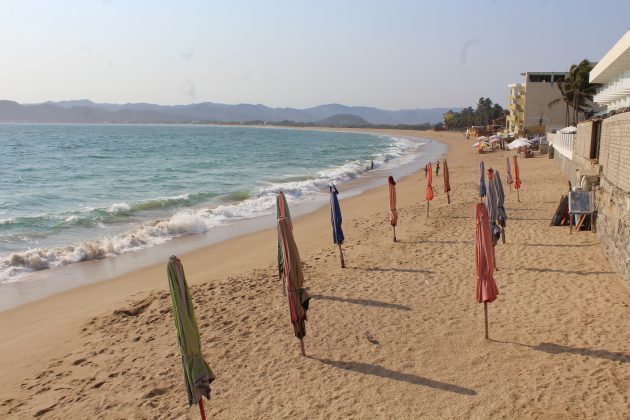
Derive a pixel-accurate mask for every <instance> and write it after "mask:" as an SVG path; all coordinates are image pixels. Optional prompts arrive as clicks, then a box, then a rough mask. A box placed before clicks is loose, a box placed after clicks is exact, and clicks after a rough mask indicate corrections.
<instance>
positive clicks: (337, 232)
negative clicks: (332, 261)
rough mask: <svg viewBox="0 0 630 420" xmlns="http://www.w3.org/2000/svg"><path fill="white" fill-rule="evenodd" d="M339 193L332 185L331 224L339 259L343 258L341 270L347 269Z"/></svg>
mask: <svg viewBox="0 0 630 420" xmlns="http://www.w3.org/2000/svg"><path fill="white" fill-rule="evenodd" d="M337 194H339V191H338V190H337V187H335V186H334V185H332V184H331V185H330V222H331V223H332V231H333V232H332V233H333V242H334V243H335V244H337V245H339V258H341V268H346V264H345V262H344V260H343V251H342V250H341V244H342V243H343V241H344V239H345V238H344V236H343V230H342V229H341V222H342V219H341V208H339V200H338V199H337Z"/></svg>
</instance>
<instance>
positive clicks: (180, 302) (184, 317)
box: [167, 256, 215, 420]
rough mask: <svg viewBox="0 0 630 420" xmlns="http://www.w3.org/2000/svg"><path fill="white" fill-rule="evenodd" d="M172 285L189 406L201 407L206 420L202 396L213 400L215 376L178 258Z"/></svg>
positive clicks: (172, 264)
mask: <svg viewBox="0 0 630 420" xmlns="http://www.w3.org/2000/svg"><path fill="white" fill-rule="evenodd" d="M167 271H168V285H169V288H170V289H171V298H172V300H173V318H175V327H177V342H178V344H179V351H180V352H181V354H182V366H183V368H184V382H185V383H186V391H187V392H188V404H189V405H193V404H199V410H200V411H201V418H202V419H204V420H205V418H206V415H205V413H204V410H203V402H202V400H201V397H202V396H204V395H205V396H206V398H208V399H210V383H211V382H212V381H214V378H215V376H214V373H212V369H210V367H209V366H208V364H207V363H206V361H205V360H204V359H203V355H202V354H201V342H200V339H199V328H197V320H196V319H195V311H194V309H193V305H192V300H191V299H190V292H189V291H188V284H186V276H185V275H184V267H183V266H182V263H181V262H180V261H179V258H177V257H176V256H171V257H170V258H169V259H168V266H167Z"/></svg>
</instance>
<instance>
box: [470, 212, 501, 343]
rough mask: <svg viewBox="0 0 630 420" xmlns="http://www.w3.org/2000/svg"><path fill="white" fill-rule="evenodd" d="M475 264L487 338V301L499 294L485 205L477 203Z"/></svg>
mask: <svg viewBox="0 0 630 420" xmlns="http://www.w3.org/2000/svg"><path fill="white" fill-rule="evenodd" d="M475 227H476V229H475V265H476V269H477V290H476V298H477V303H482V302H483V311H484V317H485V337H486V339H487V338H488V303H489V302H493V301H494V300H495V299H496V298H497V295H498V294H499V289H497V285H496V283H495V282H494V278H493V277H492V273H493V272H494V247H493V246H492V232H491V231H490V220H489V217H488V210H487V209H486V205H485V204H483V203H478V204H477V206H476V207H475Z"/></svg>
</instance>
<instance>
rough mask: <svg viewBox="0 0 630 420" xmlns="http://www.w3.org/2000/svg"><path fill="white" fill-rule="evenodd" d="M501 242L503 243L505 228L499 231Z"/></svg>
mask: <svg viewBox="0 0 630 420" xmlns="http://www.w3.org/2000/svg"><path fill="white" fill-rule="evenodd" d="M501 240H502V241H503V243H505V228H502V229H501Z"/></svg>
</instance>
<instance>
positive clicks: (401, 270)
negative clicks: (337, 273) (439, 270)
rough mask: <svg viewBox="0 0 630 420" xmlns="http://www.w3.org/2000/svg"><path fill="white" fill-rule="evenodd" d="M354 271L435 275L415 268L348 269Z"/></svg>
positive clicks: (429, 271)
mask: <svg viewBox="0 0 630 420" xmlns="http://www.w3.org/2000/svg"><path fill="white" fill-rule="evenodd" d="M348 268H351V269H353V270H363V271H383V272H386V271H395V272H397V273H425V274H433V271H431V270H416V269H415V268H382V267H365V268H364V267H348Z"/></svg>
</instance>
